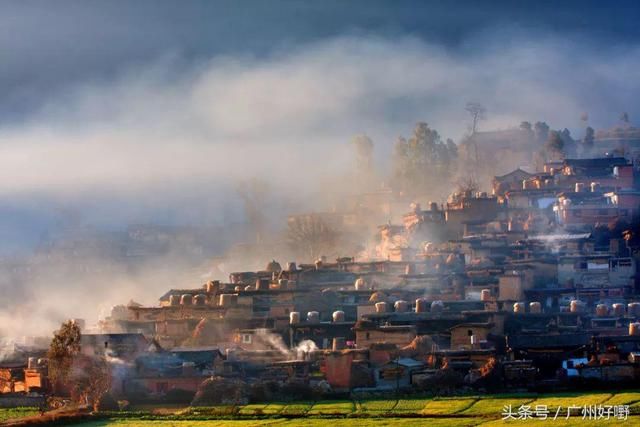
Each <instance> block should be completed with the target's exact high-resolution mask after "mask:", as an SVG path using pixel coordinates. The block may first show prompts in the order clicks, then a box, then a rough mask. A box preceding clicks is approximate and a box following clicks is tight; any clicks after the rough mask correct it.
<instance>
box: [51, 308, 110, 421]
mask: <svg viewBox="0 0 640 427" xmlns="http://www.w3.org/2000/svg"><path fill="white" fill-rule="evenodd" d="M80 339H81V333H80V328H79V327H78V325H77V324H76V323H75V322H74V321H72V320H69V321H66V322H64V323H63V324H62V326H61V327H60V329H59V330H57V331H56V332H55V333H54V335H53V339H52V340H51V344H50V345H49V351H48V352H47V357H48V358H49V380H50V381H51V383H52V384H53V385H54V391H58V392H60V391H61V390H60V389H63V390H66V391H67V392H69V393H70V394H71V397H72V399H73V400H74V401H75V402H77V403H80V404H87V405H90V406H92V407H93V408H94V409H97V407H98V406H99V404H100V400H101V398H102V397H103V396H104V395H105V394H106V393H107V392H108V391H109V388H110V387H111V370H110V367H109V364H108V362H107V359H106V357H105V356H104V355H97V356H86V355H83V354H81V352H80V350H81V346H80Z"/></svg>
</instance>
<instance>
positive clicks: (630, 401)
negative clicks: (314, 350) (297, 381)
mask: <svg viewBox="0 0 640 427" xmlns="http://www.w3.org/2000/svg"><path fill="white" fill-rule="evenodd" d="M523 405H524V407H526V408H530V410H531V411H536V407H538V408H540V407H544V408H546V409H548V414H549V415H548V416H547V419H546V420H542V419H536V417H539V416H540V415H536V414H533V415H532V416H530V417H529V419H526V420H522V419H520V420H509V421H504V420H503V419H502V418H503V413H504V411H505V407H510V408H512V411H513V413H514V414H515V415H516V416H517V414H518V409H519V408H521V407H523ZM584 405H611V406H614V405H629V407H630V409H631V415H630V416H629V419H628V420H627V421H626V422H625V424H627V425H640V392H638V391H625V392H620V393H615V392H613V393H602V392H592V393H557V394H552V395H550V394H544V395H536V394H532V393H527V394H520V395H518V394H515V395H514V394H510V395H506V394H505V395H477V396H461V397H451V398H437V397H436V398H433V397H432V398H427V397H422V398H404V399H382V398H375V399H373V398H372V399H361V400H353V401H352V400H340V401H318V402H274V403H268V404H267V403H263V404H250V405H244V406H237V407H236V406H213V407H180V408H178V407H159V406H157V407H153V406H145V407H138V408H135V409H134V411H132V412H116V413H108V414H102V416H103V417H104V418H101V419H96V420H95V421H90V422H83V423H79V424H76V425H79V426H84V427H92V426H93V427H97V426H133V427H135V426H140V427H142V426H149V427H152V426H153V427H169V426H176V427H186V426H200V425H202V426H204V425H208V426H211V425H214V426H220V427H234V426H237V427H241V426H274V427H279V426H282V427H288V426H305V427H314V426H321V425H322V426H324V425H327V424H330V425H331V426H332V427H336V426H424V425H425V424H428V425H429V427H440V426H442V427H444V426H462V427H471V426H482V427H492V426H503V425H519V424H522V425H524V424H526V425H527V426H530V425H533V426H536V425H539V426H548V425H553V426H567V427H568V426H585V425H586V426H590V425H594V426H595V425H608V424H609V423H611V424H619V423H622V422H624V421H622V420H620V419H614V418H613V417H611V419H609V420H608V421H607V420H595V419H593V420H589V419H583V417H582V414H581V413H580V410H579V409H575V408H577V407H582V406H584ZM570 406H572V407H573V408H574V409H573V410H572V412H571V413H572V415H573V416H572V417H571V418H569V419H566V408H567V407H570ZM558 407H560V408H561V409H562V411H560V412H558V414H559V416H558V415H556V416H557V419H556V420H553V419H552V418H553V417H554V414H555V413H556V408H558ZM36 412H37V411H35V410H34V409H33V408H26V409H13V410H5V412H4V413H3V415H2V417H3V418H2V419H3V420H6V419H8V418H18V417H20V416H21V415H20V414H23V415H22V416H27V415H32V414H34V413H36ZM9 414H11V416H9Z"/></svg>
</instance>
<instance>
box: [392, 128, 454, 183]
mask: <svg viewBox="0 0 640 427" xmlns="http://www.w3.org/2000/svg"><path fill="white" fill-rule="evenodd" d="M457 156H458V147H457V146H456V144H455V143H454V142H453V140H451V139H447V141H446V142H444V143H443V142H442V139H441V137H440V134H439V133H438V131H437V130H435V129H432V128H430V127H429V125H428V124H427V123H425V122H418V123H417V124H416V127H415V128H414V130H413V135H412V136H411V137H410V138H409V139H405V138H402V137H401V138H399V139H398V141H397V142H396V144H395V147H394V155H393V176H392V182H393V186H394V188H395V189H396V190H397V191H400V192H408V193H412V194H413V195H416V194H419V195H423V194H426V193H429V192H432V191H433V190H434V187H437V186H434V182H437V183H443V182H446V181H447V180H448V179H449V178H450V177H451V175H452V167H451V166H452V165H453V164H454V162H455V161H456V159H457Z"/></svg>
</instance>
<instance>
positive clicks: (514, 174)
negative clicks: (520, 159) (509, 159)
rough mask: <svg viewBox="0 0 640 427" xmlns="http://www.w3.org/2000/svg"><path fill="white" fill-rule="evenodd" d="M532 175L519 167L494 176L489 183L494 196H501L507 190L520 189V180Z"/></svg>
mask: <svg viewBox="0 0 640 427" xmlns="http://www.w3.org/2000/svg"><path fill="white" fill-rule="evenodd" d="M533 176H534V175H533V174H530V173H529V172H526V171H524V170H522V169H520V168H518V169H516V170H514V171H511V172H509V173H508V174H505V175H501V176H494V177H493V181H492V183H491V186H492V189H493V195H494V196H503V195H504V194H505V193H506V192H507V191H509V190H522V181H524V180H527V179H529V178H532V177H533Z"/></svg>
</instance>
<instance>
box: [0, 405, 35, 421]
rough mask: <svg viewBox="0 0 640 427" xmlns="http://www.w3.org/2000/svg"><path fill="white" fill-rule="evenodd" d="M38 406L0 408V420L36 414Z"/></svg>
mask: <svg viewBox="0 0 640 427" xmlns="http://www.w3.org/2000/svg"><path fill="white" fill-rule="evenodd" d="M38 413H39V411H38V408H0V422H4V421H7V420H12V419H16V418H23V417H29V416H31V415H36V414H38Z"/></svg>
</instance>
